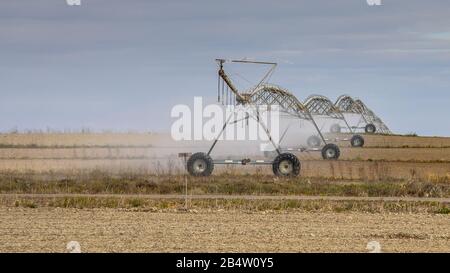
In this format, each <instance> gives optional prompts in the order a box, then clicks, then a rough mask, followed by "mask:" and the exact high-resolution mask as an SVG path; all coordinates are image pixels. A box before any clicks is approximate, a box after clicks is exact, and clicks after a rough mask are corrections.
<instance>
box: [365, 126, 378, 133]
mask: <svg viewBox="0 0 450 273" xmlns="http://www.w3.org/2000/svg"><path fill="white" fill-rule="evenodd" d="M365 130H366V133H368V134H373V133H375V131H376V130H377V127H375V125H373V124H367V125H366V128H365Z"/></svg>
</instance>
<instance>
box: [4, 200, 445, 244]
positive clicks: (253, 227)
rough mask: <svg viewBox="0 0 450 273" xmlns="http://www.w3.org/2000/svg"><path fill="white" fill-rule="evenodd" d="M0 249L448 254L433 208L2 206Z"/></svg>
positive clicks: (439, 217)
mask: <svg viewBox="0 0 450 273" xmlns="http://www.w3.org/2000/svg"><path fill="white" fill-rule="evenodd" d="M0 215H1V218H2V221H1V222H0V252H65V251H66V244H67V242H69V241H77V242H79V243H80V245H81V250H82V251H83V252H324V251H326V252H368V250H367V249H366V247H367V243H368V242H370V241H374V240H375V241H378V242H379V243H380V244H381V251H383V252H448V251H449V250H450V228H449V217H448V216H446V215H430V214H391V213H388V214H380V213H377V214H367V213H358V212H351V213H327V212H324V213H320V214H319V213H303V212H255V213H244V212H241V211H199V212H191V213H175V212H166V213H152V212H143V211H136V210H116V209H82V210H80V209H60V208H38V209H29V208H28V209H24V208H0Z"/></svg>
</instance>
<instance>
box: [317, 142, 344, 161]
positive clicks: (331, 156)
mask: <svg viewBox="0 0 450 273" xmlns="http://www.w3.org/2000/svg"><path fill="white" fill-rule="evenodd" d="M340 155H341V151H340V150H339V147H338V146H337V145H336V144H333V143H329V144H327V145H325V146H324V147H323V148H322V158H323V159H325V160H336V159H338V158H339V156H340Z"/></svg>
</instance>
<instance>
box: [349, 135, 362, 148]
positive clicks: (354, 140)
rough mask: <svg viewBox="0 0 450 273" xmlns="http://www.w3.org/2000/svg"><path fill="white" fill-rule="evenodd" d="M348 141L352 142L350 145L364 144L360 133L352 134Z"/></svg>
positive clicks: (359, 145)
mask: <svg viewBox="0 0 450 273" xmlns="http://www.w3.org/2000/svg"><path fill="white" fill-rule="evenodd" d="M350 143H351V144H352V147H362V146H364V138H363V137H362V136H360V135H354V136H352V139H351V140H350Z"/></svg>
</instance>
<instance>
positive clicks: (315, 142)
mask: <svg viewBox="0 0 450 273" xmlns="http://www.w3.org/2000/svg"><path fill="white" fill-rule="evenodd" d="M320 143H322V139H320V137H318V136H310V137H308V139H307V140H306V144H308V147H319V146H320Z"/></svg>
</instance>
